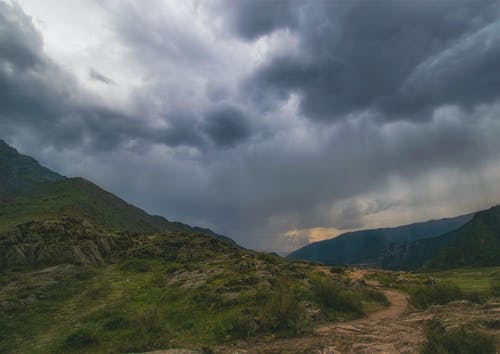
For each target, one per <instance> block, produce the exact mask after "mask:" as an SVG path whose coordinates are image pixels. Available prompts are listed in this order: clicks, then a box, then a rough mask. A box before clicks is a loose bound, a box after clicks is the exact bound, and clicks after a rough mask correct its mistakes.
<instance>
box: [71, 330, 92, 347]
mask: <svg viewBox="0 0 500 354" xmlns="http://www.w3.org/2000/svg"><path fill="white" fill-rule="evenodd" d="M96 343H97V338H96V337H95V336H94V334H93V333H92V332H91V331H90V330H89V329H86V328H80V329H77V330H75V331H74V332H72V333H71V334H69V335H68V336H67V337H66V340H65V341H64V344H65V346H66V348H68V349H80V348H84V347H87V346H89V345H93V344H96Z"/></svg>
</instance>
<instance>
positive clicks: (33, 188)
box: [0, 141, 234, 243]
mask: <svg viewBox="0 0 500 354" xmlns="http://www.w3.org/2000/svg"><path fill="white" fill-rule="evenodd" d="M0 167H1V168H2V169H0V231H2V230H4V231H5V230H8V229H10V228H12V227H14V226H16V225H18V224H22V223H26V222H29V221H45V220H51V219H58V218H60V217H63V216H69V217H74V218H83V219H85V220H87V221H89V222H91V223H92V224H94V225H98V226H101V227H104V228H106V229H111V230H117V231H129V232H164V231H179V232H197V233H202V234H206V235H209V236H211V237H216V238H219V239H221V240H224V241H227V242H231V243H233V242H234V241H232V240H231V239H230V238H228V237H225V236H221V235H218V234H216V233H214V232H213V231H211V230H208V229H202V228H198V227H191V226H189V225H186V224H182V223H180V222H170V221H168V220H167V219H165V218H164V217H161V216H152V215H149V214H147V213H146V212H145V211H143V210H141V209H139V208H137V207H135V206H133V205H131V204H129V203H127V202H125V201H124V200H122V199H120V198H118V197H117V196H115V195H113V194H112V193H109V192H107V191H105V190H104V189H102V188H100V187H99V186H97V185H95V184H94V183H92V182H90V181H87V180H85V179H83V178H65V177H62V176H60V175H58V174H57V173H55V172H52V171H51V170H49V169H47V168H45V167H42V166H40V165H39V164H38V162H37V161H36V160H34V159H33V158H31V157H29V156H25V155H22V154H20V153H18V152H17V150H15V149H14V148H12V147H10V146H8V145H7V144H5V142H3V141H0ZM2 191H3V192H2ZM2 193H3V194H2ZM2 197H3V199H2Z"/></svg>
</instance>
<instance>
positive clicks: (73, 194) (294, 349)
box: [0, 146, 500, 353]
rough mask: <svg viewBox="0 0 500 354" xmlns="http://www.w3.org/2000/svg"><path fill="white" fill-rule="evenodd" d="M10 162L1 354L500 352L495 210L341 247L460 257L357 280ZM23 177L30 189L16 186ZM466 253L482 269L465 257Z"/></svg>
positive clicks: (2, 233)
mask: <svg viewBox="0 0 500 354" xmlns="http://www.w3.org/2000/svg"><path fill="white" fill-rule="evenodd" d="M3 149H4V151H7V155H8V156H9V161H10V162H9V163H8V164H4V166H3V168H4V170H3V171H4V172H5V171H7V173H5V174H4V177H3V178H4V180H5V183H6V184H7V185H12V184H17V185H19V187H18V189H17V192H16V193H15V194H12V193H7V194H5V196H4V197H3V198H1V199H0V265H1V271H0V314H1V316H0V353H59V352H61V353H73V352H74V353H140V352H151V351H154V352H156V353H416V352H419V351H422V352H425V350H426V349H425V348H427V347H429V346H431V347H432V346H433V345H441V344H442V345H449V343H448V342H450V341H451V343H455V342H454V341H458V344H456V343H455V344H454V345H459V346H465V347H467V348H479V349H478V350H483V349H484V353H490V352H491V350H492V349H491V348H494V347H495V346H498V345H499V339H500V333H499V326H498V317H499V311H500V308H499V296H500V289H499V288H500V268H499V267H498V265H497V264H496V262H497V258H496V252H497V248H496V244H497V243H496V242H497V235H498V234H497V233H496V230H497V225H498V224H499V223H498V215H499V213H498V212H497V210H498V209H497V208H492V209H490V210H487V211H482V212H478V213H477V214H475V215H473V216H472V215H466V216H460V217H457V218H451V219H443V220H437V221H430V222H428V223H422V224H415V225H410V226H404V227H401V228H396V229H383V230H382V231H380V230H374V231H370V230H368V231H366V232H364V233H363V232H362V233H354V234H347V235H345V236H343V237H339V239H338V240H340V241H336V242H341V244H343V245H344V246H343V247H347V248H348V249H349V252H351V253H350V254H355V253H356V252H357V251H356V250H357V248H358V247H360V245H361V247H362V248H363V250H364V251H361V252H359V255H363V254H365V256H363V257H368V258H370V257H372V256H373V255H374V254H380V252H382V253H384V252H387V250H389V249H391V248H390V247H389V248H384V247H385V246H384V245H391V247H393V245H394V243H393V241H394V240H398V242H399V245H404V244H406V243H408V244H411V245H413V243H415V242H417V243H419V245H420V243H422V242H424V243H425V242H429V241H427V240H430V242H432V244H433V245H435V244H436V242H435V241H434V240H439V239H441V238H443V237H444V238H445V239H446V240H448V239H450V240H451V241H447V242H446V245H452V246H453V247H452V248H449V249H448V248H446V249H445V251H446V252H442V253H439V252H437V253H435V254H438V255H439V257H441V258H435V260H434V259H433V262H432V263H429V264H426V266H425V267H421V268H419V269H417V270H416V271H415V270H414V271H412V272H406V271H395V270H390V269H387V270H383V269H359V268H356V267H355V266H352V265H348V264H347V265H335V264H332V265H328V264H322V263H318V262H312V261H311V260H306V261H304V260H298V259H293V258H295V257H289V258H283V257H280V256H278V255H276V254H269V253H264V252H256V251H253V250H248V249H245V248H243V247H241V246H239V245H238V244H236V243H235V242H234V241H233V240H231V239H230V238H228V237H225V236H222V235H218V234H217V233H215V232H213V231H211V230H208V229H204V228H200V227H192V226H189V225H186V224H182V223H178V222H172V221H169V220H167V219H165V218H163V217H160V216H152V215H149V214H148V213H146V212H145V211H143V210H141V209H139V208H136V207H135V206H133V205H131V204H128V203H127V202H125V201H124V200H122V199H120V198H118V197H116V196H115V195H113V194H111V193H109V192H107V191H105V190H103V189H102V188H100V187H98V186H97V185H95V184H94V183H92V182H90V181H87V180H85V179H83V178H66V177H63V176H60V175H58V174H55V173H53V172H51V171H50V170H47V169H45V168H43V167H41V166H40V165H38V163H37V162H36V161H35V160H33V159H30V158H28V157H24V156H23V155H20V154H18V153H17V151H15V149H13V148H10V147H5V146H4V147H3ZM18 161H21V162H18ZM19 163H20V164H21V165H22V166H23V167H22V169H23V170H24V171H34V172H33V174H30V173H25V174H21V175H19V174H17V173H15V172H8V170H9V169H10V170H12V171H16V170H17V169H18V164H19ZM40 171H41V172H40ZM47 178H49V180H47ZM24 179H26V181H24ZM50 179H54V180H50ZM476 229H477V230H480V232H479V233H478V232H476ZM450 230H451V231H450ZM440 233H444V236H440V235H439V234H440ZM449 233H451V235H453V236H451V237H450V236H446V235H448V234H449ZM471 234H472V235H478V236H477V237H481V240H482V241H481V242H480V247H475V248H473V247H471V245H470V236H469V235H471ZM380 235H383V236H382V238H384V237H385V238H387V240H389V241H380V240H381V238H380V237H381V236H380ZM425 235H430V237H428V238H426V237H425ZM334 240H335V239H334ZM377 240H378V241H377ZM369 245H376V246H374V247H371V248H370V246H369ZM312 247H313V248H314V247H316V246H315V245H314V244H313V245H312ZM398 247H399V246H398ZM412 247H413V248H414V247H416V246H411V247H410V248H409V249H411V248H412ZM419 247H420V246H419ZM407 248H408V247H407ZM465 248H467V250H468V251H469V250H470V249H474V253H470V252H468V253H467V255H468V257H465V258H464V257H461V255H462V254H464V251H463V250H464V249H465ZM324 250H328V248H325V249H323V251H324ZM336 252H342V248H341V247H340V248H338V249H337V251H336ZM349 252H347V253H346V254H345V255H347V254H349ZM363 252H365V253H363ZM366 252H368V253H366ZM369 252H372V253H369ZM484 252H486V253H485V254H484V255H483V253H484ZM299 254H300V252H299ZM301 254H302V255H304V254H306V255H307V253H301ZM448 254H450V255H448ZM470 254H476V255H478V254H479V255H480V257H479V258H477V257H476V258H474V260H472V259H471V257H470ZM333 255H335V252H334V254H333ZM443 257H445V258H444V259H446V261H439V260H440V259H443ZM450 257H452V258H454V259H456V260H457V261H458V260H459V262H458V263H456V264H457V265H462V266H463V265H464V264H468V265H469V267H465V268H464V267H462V268H458V267H457V266H455V265H454V263H453V262H451V261H450V259H451V258H450ZM359 259H361V258H359ZM365 259H367V258H365ZM399 259H400V260H401V259H406V258H404V257H403V258H399ZM478 260H479V261H480V262H479V261H478ZM443 262H444V263H446V264H449V265H450V267H443ZM484 262H486V263H484ZM332 263H335V262H332ZM340 263H342V262H340ZM345 263H349V262H345ZM394 264H395V263H394ZM405 264H409V263H405ZM451 265H454V266H451ZM478 265H489V266H490V267H483V268H479V267H477V266H478ZM471 266H474V267H471ZM401 268H406V267H401ZM447 268H451V269H447ZM456 331H466V332H463V333H466V334H465V335H463V333H462V332H460V333H462V334H460V333H459V332H456ZM449 333H450V334H449ZM457 333H459V334H457ZM447 335H449V336H451V337H450V338H447V337H446V336H447ZM443 338H444V339H443ZM464 338H465V339H464ZM468 338H470V340H469V339H468ZM463 340H466V341H467V340H469V342H460V341H463ZM433 341H434V342H436V343H437V344H436V343H434V342H433ZM443 341H444V342H446V341H448V342H446V343H448V344H446V343H445V344H443V343H444V342H443ZM441 342H443V343H441ZM478 353H479V352H478Z"/></svg>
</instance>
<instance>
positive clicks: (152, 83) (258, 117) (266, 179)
mask: <svg viewBox="0 0 500 354" xmlns="http://www.w3.org/2000/svg"><path fill="white" fill-rule="evenodd" d="M0 138H2V139H4V140H6V141H7V142H8V143H10V144H12V145H14V146H15V147H16V148H18V150H20V151H21V152H23V153H26V154H30V155H33V156H35V157H36V158H37V159H39V160H40V161H41V162H42V163H43V164H44V165H46V166H48V167H50V168H52V169H54V170H56V171H58V172H60V173H63V174H65V175H67V176H84V177H86V178H88V179H90V180H92V181H94V182H96V183H98V184H99V185H101V186H103V187H104V188H106V189H108V190H110V191H112V192H114V193H115V194H117V195H119V196H120V197H123V198H125V199H126V200H128V201H130V202H132V203H134V204H136V205H138V206H140V207H142V208H144V209H145V210H147V211H148V212H151V213H155V214H161V215H164V216H166V217H167V218H168V219H170V220H179V221H183V222H186V223H190V224H195V225H200V226H206V227H210V228H212V229H213V230H214V231H216V232H219V233H222V234H226V235H228V236H230V237H232V238H234V239H235V240H236V241H237V242H239V243H241V244H242V245H244V246H247V247H253V248H257V249H265V250H274V251H281V252H284V251H289V250H292V249H295V248H298V247H299V246H302V245H304V244H307V243H308V242H311V241H315V240H319V239H322V238H325V237H333V236H335V235H338V234H339V233H341V232H344V231H346V230H353V229H360V228H370V227H377V226H391V225H392V226H394V225H400V224H405V223H409V222H413V221H422V220H426V219H430V218H439V217H446V216H454V215H458V214H462V213H466V212H470V211H474V210H478V209H481V208H486V207H489V206H491V205H493V204H497V203H500V3H499V2H498V1H494V0H491V1H490V0H485V1H483V0H474V1H468V0H467V1H465V0H463V1H462V0H449V1H448V0H437V1H430V0H429V1H427V0H422V1H417V0H415V1H399V0H394V1H389V0H380V1H378V0H373V1H368V0H364V1H347V0H341V1H340V0H339V1H321V0H315V1H298V0H290V1H282V0H274V1H261V0H252V1H248V0H227V1H211V0H179V1H173V0H168V1H161V0H140V1H139V0H137V1H133V0H127V1H121V0H120V1H119V0H44V1H40V0H18V1H6V0H0Z"/></svg>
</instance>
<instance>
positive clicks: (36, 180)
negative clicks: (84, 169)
mask: <svg viewBox="0 0 500 354" xmlns="http://www.w3.org/2000/svg"><path fill="white" fill-rule="evenodd" d="M65 178H66V177H64V176H62V175H60V174H58V173H56V172H54V171H51V170H49V169H48V168H46V167H44V166H42V165H40V163H38V161H36V160H35V159H34V158H32V157H31V156H27V155H23V154H21V153H19V152H18V151H17V150H16V149H15V148H14V147H12V146H10V145H8V144H7V143H6V142H5V141H4V140H2V139H0V199H5V198H12V197H14V196H16V195H17V194H19V193H23V192H26V191H28V190H30V189H32V188H34V187H36V186H37V185H39V184H40V183H44V182H56V181H61V180H63V179H65Z"/></svg>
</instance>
